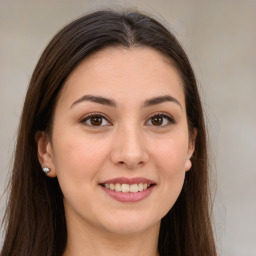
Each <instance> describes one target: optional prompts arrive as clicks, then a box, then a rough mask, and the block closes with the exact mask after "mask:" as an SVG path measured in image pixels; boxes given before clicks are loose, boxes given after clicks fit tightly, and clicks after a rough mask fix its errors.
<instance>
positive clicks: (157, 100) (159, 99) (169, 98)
mask: <svg viewBox="0 0 256 256" xmlns="http://www.w3.org/2000/svg"><path fill="white" fill-rule="evenodd" d="M166 101H167V102H168V101H169V102H174V103H176V104H178V105H179V106H180V108H181V109H182V105H181V103H180V102H179V101H178V100H177V99H176V98H174V97H173V96H170V95H164V96H159V97H155V98H152V99H148V100H146V101H145V103H144V107H150V106H154V105H157V104H161V103H164V102H166Z"/></svg>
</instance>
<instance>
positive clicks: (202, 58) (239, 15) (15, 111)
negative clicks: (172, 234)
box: [0, 0, 256, 256]
mask: <svg viewBox="0 0 256 256" xmlns="http://www.w3.org/2000/svg"><path fill="white" fill-rule="evenodd" d="M105 7H114V8H118V9H120V8H122V7H136V8H137V9H139V10H143V11H146V12H147V13H149V14H153V16H154V17H156V18H157V19H159V20H160V21H162V22H164V24H165V25H167V26H168V27H169V28H170V29H171V30H172V31H173V32H174V33H175V35H176V36H177V37H178V39H179V40H180V42H181V43H182V45H183V46H184V48H185V50H186V51H187V53H188V55H189V57H190V59H191V62H192V65H193V67H194V69H195V73H196V75H197V79H198V82H199V86H200V91H201V95H202V98H203V103H204V107H205V111H206V116H207V117H206V119H207V124H208V129H209V136H210V139H211V148H210V149H211V152H212V153H211V159H212V173H213V175H212V176H213V179H212V182H213V190H214V191H216V193H215V206H214V219H215V233H216V240H217V246H218V251H219V255H223V256H256V199H255V198H256V185H255V183H256V100H255V98H256V68H255V67H256V1H248V0H247V1H242V0H241V1H227V0H225V1H199V0H193V1H168V0H158V1H153V0H144V1H132V0H130V1H128V0H127V1H92V0H91V1H89V0H88V1H85V0H84V1H82V0H75V1H74V0H73V1H71V0H70V1H68V0H65V1H63V0H62V1H57V0H52V1H50V0H46V1H35V0H27V1H21V0H20V1H18V0H16V1H8V0H0V117H1V119H0V124H1V125H0V128H1V130H0V195H1V194H3V191H4V187H5V186H6V183H7V178H8V176H9V173H10V165H11V164H10V163H11V157H12V151H13V147H14V145H15V133H16V131H17V126H18V122H19V117H20V113H21V108H22V104H23V100H24V96H25V92H26V88H27V85H28V83H29V79H30V76H31V73H32V71H33V68H34V66H35V64H36V62H37V60H38V58H39V56H40V54H41V53H42V51H43V49H44V48H45V46H46V45H47V43H48V42H49V40H50V39H51V38H52V36H53V35H54V34H55V33H56V32H57V31H58V30H59V29H60V28H61V27H62V26H64V25H65V24H67V23H68V22H69V21H71V20H73V19H75V18H76V17H78V16H81V15H82V14H84V13H87V12H88V11H93V10H96V9H100V8H105ZM215 188H217V189H215ZM4 204H5V197H3V199H2V200H1V214H2V213H3V208H4ZM1 234H2V233H0V237H1V238H0V243H1V242H2V236H3V235H1Z"/></svg>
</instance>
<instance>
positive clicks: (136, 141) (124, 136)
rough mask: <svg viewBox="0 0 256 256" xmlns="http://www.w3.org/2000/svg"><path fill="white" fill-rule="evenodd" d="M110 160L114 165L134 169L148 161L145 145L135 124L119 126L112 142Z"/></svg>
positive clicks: (141, 134)
mask: <svg viewBox="0 0 256 256" xmlns="http://www.w3.org/2000/svg"><path fill="white" fill-rule="evenodd" d="M112 160H113V161H114V162H115V164H122V165H126V166H127V167H128V168H135V167H138V166H140V165H144V164H145V163H146V161H147V160H148V157H147V151H146V145H145V140H144V136H143V133H142V131H141V128H140V127H139V126H138V125H137V124H135V123H129V124H126V125H123V126H120V127H119V128H118V129H117V136H116V140H115V142H114V147H113V152H112Z"/></svg>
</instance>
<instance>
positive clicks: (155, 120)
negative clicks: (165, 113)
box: [151, 116, 163, 126]
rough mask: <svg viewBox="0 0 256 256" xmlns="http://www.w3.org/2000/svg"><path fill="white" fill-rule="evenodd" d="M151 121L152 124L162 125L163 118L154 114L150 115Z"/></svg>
mask: <svg viewBox="0 0 256 256" xmlns="http://www.w3.org/2000/svg"><path fill="white" fill-rule="evenodd" d="M151 122H152V124H153V125H158V126H159V125H162V124H163V118H162V117H161V116H155V117H152V119H151Z"/></svg>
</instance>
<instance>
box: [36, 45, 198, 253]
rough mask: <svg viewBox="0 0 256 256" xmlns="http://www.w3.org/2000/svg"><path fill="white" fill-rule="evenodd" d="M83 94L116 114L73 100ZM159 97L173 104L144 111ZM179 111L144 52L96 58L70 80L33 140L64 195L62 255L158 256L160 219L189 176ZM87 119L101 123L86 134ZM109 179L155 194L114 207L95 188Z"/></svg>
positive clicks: (189, 150) (168, 70)
mask: <svg viewBox="0 0 256 256" xmlns="http://www.w3.org/2000/svg"><path fill="white" fill-rule="evenodd" d="M84 95H96V96H101V97H104V98H108V99H111V100H113V101H114V102H115V105H116V106H109V105H106V104H101V103H96V102H91V101H89V100H81V97H83V96H84ZM166 95H168V96H171V97H173V98H175V100H176V102H175V101H163V102H161V103H158V104H153V105H150V106H145V101H147V100H149V99H152V98H155V97H160V96H166ZM185 109H186V108H185V98H184V92H183V85H182V81H181V79H180V76H179V74H178V72H177V71H176V69H175V68H174V66H173V65H172V64H171V62H170V61H168V60H167V59H166V58H165V57H164V56H162V55H161V54H160V53H158V52H156V51H154V50H152V49H149V48H129V49H124V48H121V47H120V48H108V49H104V50H102V51H100V52H97V53H95V54H94V55H92V56H90V57H89V58H87V59H86V60H84V61H83V62H82V63H81V64H80V65H79V66H78V67H77V68H76V69H75V70H74V71H73V72H72V73H71V74H70V76H69V77H68V79H67V80H66V82H65V84H64V87H63V89H62V91H61V93H60V96H59V99H58V102H57V105H56V109H55V112H54V121H53V131H52V135H51V137H50V136H49V135H47V134H46V133H45V132H38V133H37V135H36V141H37V144H38V157H39V161H40V163H41V165H42V167H44V166H47V167H49V168H50V169H51V171H50V173H48V174H47V175H48V176H50V177H56V176H57V178H58V181H59V183H60V186H61V189H62V192H63V195H64V207H65V214H66V220H67V230H68V243H67V248H66V251H65V253H64V255H70V256H72V255H76V256H79V255H119V256H120V255H147V256H149V255H158V252H157V241H158V234H159V228H160V221H161V218H163V217H164V216H165V215H166V214H167V212H168V211H169V210H170V209H171V208H172V206H173V205H174V203H175V201H176V200H177V198H178V196H179V194H180V191H181V189H182V186H183V182H184V177H185V173H186V171H188V170H189V169H190V168H191V161H190V157H191V156H192V154H193V151H194V141H195V137H196V131H194V132H193V134H189V129H188V125H187V116H186V111H185ZM90 113H94V114H95V113H97V115H98V116H99V113H100V115H103V116H104V117H102V119H101V121H102V124H101V125H99V126H95V125H92V122H91V119H90V118H88V117H87V115H88V114H90ZM159 113H160V114H161V115H162V114H164V115H165V116H161V115H160V114H159ZM156 115H160V122H158V123H155V122H153V121H154V119H152V116H156ZM166 116H170V117H171V118H172V119H173V120H174V122H170V121H169V120H168V118H167V117H166ZM158 117H159V116H158ZM86 118H87V119H86ZM161 118H162V119H161ZM161 122H162V123H161ZM93 124H94V123H93ZM156 124H157V125H156ZM159 124H160V125H159ZM116 177H128V178H133V177H144V178H147V179H150V180H152V181H154V183H155V186H154V188H153V190H152V192H151V194H150V195H149V196H148V197H146V198H145V199H143V200H141V201H139V202H132V203H131V202H129V203H124V202H119V201H117V200H115V199H113V198H112V197H110V196H109V195H108V194H107V193H106V192H105V191H104V190H103V189H102V186H101V185H99V184H100V183H102V182H104V181H106V180H109V179H113V178H116Z"/></svg>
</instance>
